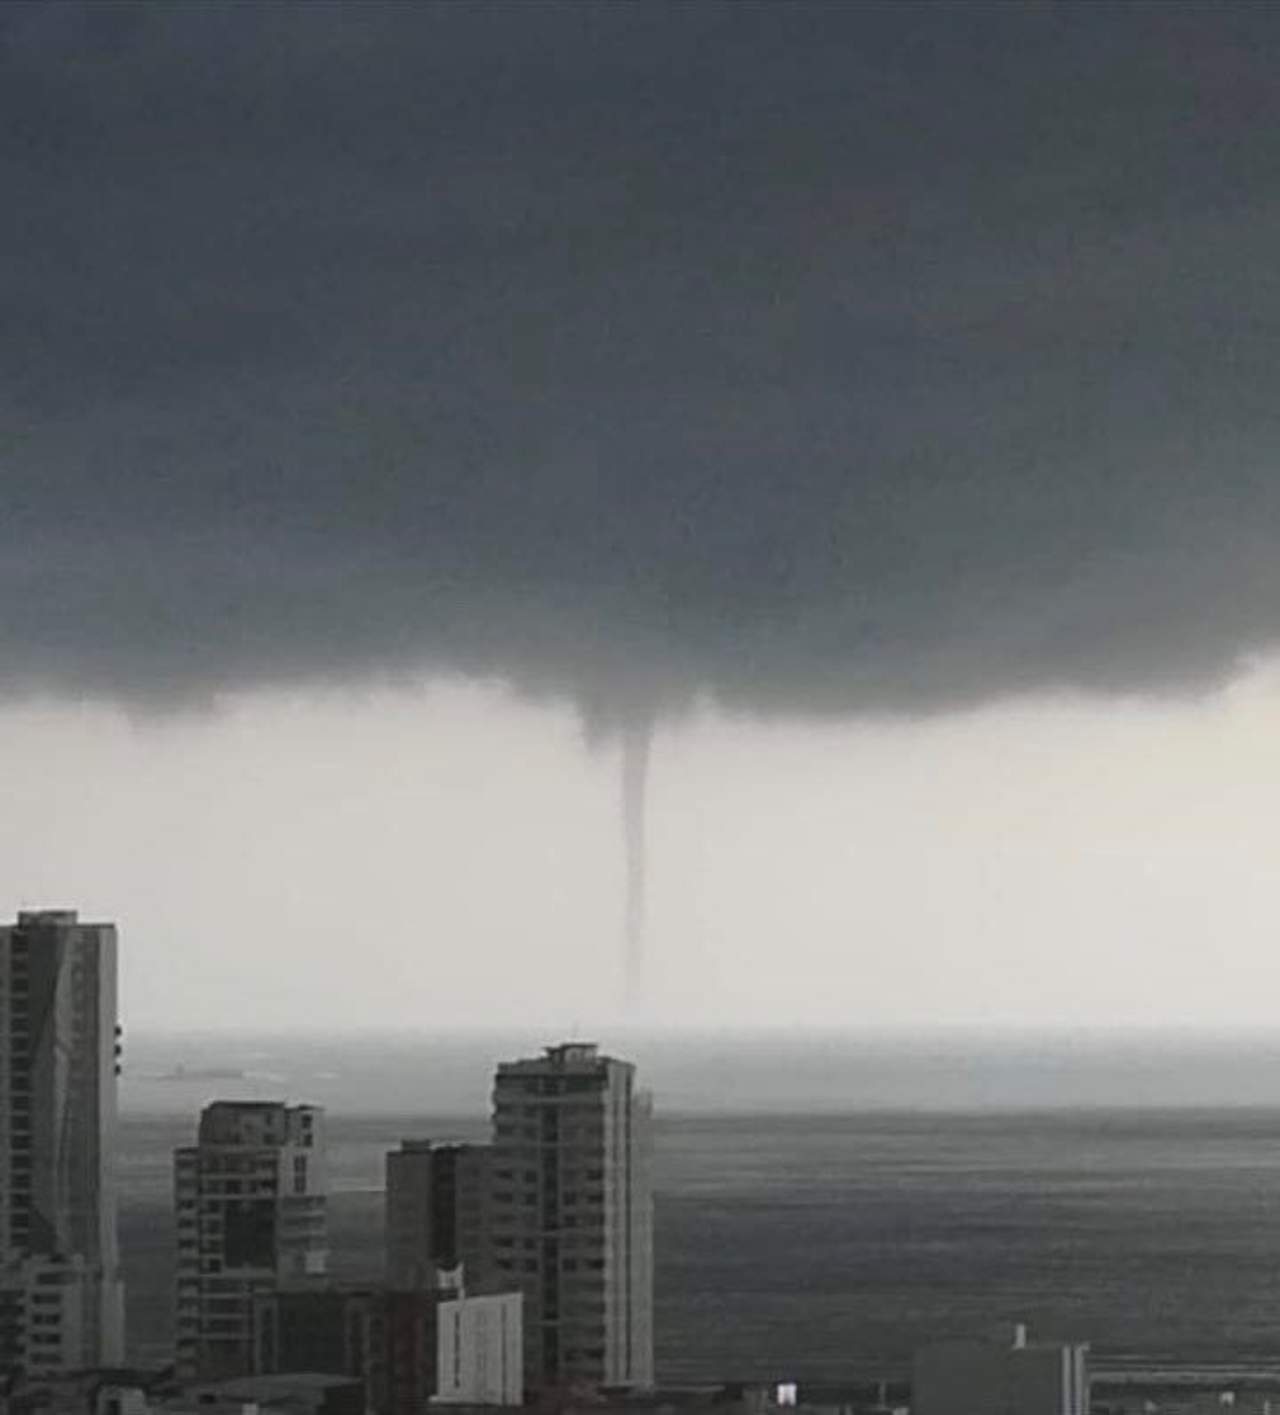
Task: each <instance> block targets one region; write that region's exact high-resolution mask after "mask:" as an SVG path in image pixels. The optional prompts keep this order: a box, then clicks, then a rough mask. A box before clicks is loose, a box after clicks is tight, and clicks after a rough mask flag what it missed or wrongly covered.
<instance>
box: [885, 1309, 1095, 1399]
mask: <svg viewBox="0 0 1280 1415" xmlns="http://www.w3.org/2000/svg"><path fill="white" fill-rule="evenodd" d="M911 1409H912V1412H913V1415H973V1412H974V1411H975V1410H981V1411H989V1412H990V1415H1088V1411H1089V1348H1088V1347H1087V1346H1081V1345H1074V1344H1064V1343H1061V1342H1049V1341H1028V1340H1027V1329H1026V1327H1024V1326H1021V1325H1019V1326H1017V1327H1015V1328H1014V1330H1013V1337H1012V1340H1011V1341H1007V1342H1005V1341H995V1342H980V1341H946V1342H938V1343H936V1344H935V1345H933V1346H927V1347H925V1348H923V1349H922V1350H920V1351H917V1352H916V1354H915V1358H914V1360H913V1361H912V1369H911Z"/></svg>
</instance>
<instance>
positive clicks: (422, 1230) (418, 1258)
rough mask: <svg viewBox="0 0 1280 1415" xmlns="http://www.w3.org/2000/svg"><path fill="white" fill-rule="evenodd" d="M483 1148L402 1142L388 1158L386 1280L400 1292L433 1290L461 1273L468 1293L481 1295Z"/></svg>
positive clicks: (485, 1174)
mask: <svg viewBox="0 0 1280 1415" xmlns="http://www.w3.org/2000/svg"><path fill="white" fill-rule="evenodd" d="M491 1155H492V1150H491V1148H490V1146H488V1145H461V1144H433V1143H432V1142H431V1141H430V1140H404V1141H402V1142H401V1144H400V1148H399V1149H398V1150H391V1151H389V1152H388V1154H387V1161H386V1174H387V1189H386V1206H387V1207H386V1248H387V1251H386V1280H387V1285H388V1286H389V1287H392V1288H396V1289H399V1290H401V1291H409V1290H412V1289H418V1288H435V1287H437V1286H438V1285H439V1280H438V1276H437V1275H438V1274H439V1273H441V1272H451V1271H453V1270H454V1269H456V1268H458V1267H461V1268H462V1271H463V1278H462V1280H463V1282H464V1283H465V1284H466V1286H467V1288H468V1289H469V1290H471V1291H481V1290H486V1289H487V1280H488V1278H489V1274H488V1273H487V1271H486V1254H485V1242H484V1240H485V1232H486V1218H485V1216H486V1211H487V1206H488V1205H487V1196H488V1189H489V1161H490V1157H491Z"/></svg>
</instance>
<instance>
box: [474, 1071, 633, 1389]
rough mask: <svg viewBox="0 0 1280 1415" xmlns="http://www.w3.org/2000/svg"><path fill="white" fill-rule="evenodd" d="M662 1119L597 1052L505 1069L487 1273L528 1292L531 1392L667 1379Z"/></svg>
mask: <svg viewBox="0 0 1280 1415" xmlns="http://www.w3.org/2000/svg"><path fill="white" fill-rule="evenodd" d="M650 1112H651V1107H650V1102H649V1098H648V1097H647V1096H646V1095H644V1094H643V1093H641V1092H639V1091H638V1090H637V1089H636V1084H635V1068H634V1067H633V1066H632V1065H631V1064H630V1063H629V1062H625V1061H616V1060H614V1059H613V1058H611V1057H606V1056H601V1055H600V1054H599V1052H598V1051H597V1049H596V1047H594V1046H589V1045H582V1044H572V1045H565V1046H557V1047H550V1048H548V1049H547V1051H546V1053H545V1055H543V1056H541V1057H537V1058H535V1059H531V1060H524V1061H513V1062H505V1063H503V1064H502V1065H500V1066H499V1067H498V1071H497V1075H496V1077H495V1079H494V1088H493V1118H494V1143H493V1156H492V1161H491V1163H492V1177H491V1189H490V1193H489V1224H488V1230H489V1243H490V1247H491V1262H490V1263H489V1264H488V1265H487V1266H488V1268H489V1272H490V1274H491V1277H492V1281H493V1283H494V1285H495V1286H496V1287H498V1288H508V1287H510V1288H516V1289H519V1290H520V1291H522V1292H523V1293H524V1347H525V1362H524V1368H525V1383H526V1386H527V1387H528V1388H529V1389H530V1390H545V1389H551V1388H556V1387H565V1386H570V1385H577V1384H593V1385H598V1386H611V1387H633V1388H644V1387H648V1386H651V1385H652V1384H653V1192H652V1184H651V1180H650V1163H649V1149H650V1137H649V1130H650Z"/></svg>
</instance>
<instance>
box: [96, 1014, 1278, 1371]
mask: <svg viewBox="0 0 1280 1415" xmlns="http://www.w3.org/2000/svg"><path fill="white" fill-rule="evenodd" d="M495 1045H498V1046H499V1049H497V1050H495V1049H494V1048H495ZM930 1046H931V1048H932V1049H930V1047H925V1048H923V1049H922V1048H921V1047H920V1046H919V1045H918V1044H917V1043H915V1042H911V1043H906V1042H900V1041H893V1040H889V1041H880V1042H877V1043H875V1044H868V1043H858V1044H852V1043H850V1044H847V1045H843V1046H842V1045H837V1044H836V1043H834V1042H832V1040H831V1039H830V1038H827V1039H823V1040H821V1041H819V1042H808V1041H804V1040H799V1039H790V1040H788V1041H786V1042H785V1044H783V1043H780V1042H778V1041H777V1040H776V1039H773V1040H766V1041H760V1040H756V1041H752V1040H750V1039H744V1038H741V1037H739V1038H734V1039H725V1038H719V1039H714V1041H709V1040H707V1039H702V1040H699V1041H688V1040H685V1041H681V1042H674V1041H672V1040H671V1039H667V1040H666V1041H664V1042H662V1044H661V1045H659V1044H657V1043H653V1051H652V1055H651V1056H650V1057H649V1058H648V1061H649V1064H648V1065H647V1066H646V1068H645V1069H646V1074H648V1075H649V1076H650V1079H652V1080H656V1081H657V1082H658V1084H657V1085H656V1087H655V1089H656V1093H657V1100H658V1116H659V1119H658V1125H657V1135H656V1171H657V1199H656V1207H657V1213H656V1220H657V1241H656V1268H657V1272H656V1281H657V1346H658V1353H657V1354H658V1366H659V1375H660V1377H661V1378H662V1379H664V1380H667V1381H684V1380H725V1379H744V1380H780V1379H787V1378H799V1379H811V1380H812V1379H832V1380H836V1379H841V1378H845V1377H850V1378H851V1377H855V1376H866V1375H885V1376H892V1375H894V1374H896V1373H898V1372H900V1371H901V1370H902V1369H903V1367H904V1366H905V1363H906V1361H907V1359H908V1356H909V1353H910V1351H911V1350H912V1348H913V1347H915V1346H917V1345H919V1344H920V1343H922V1342H924V1341H927V1340H931V1339H935V1338H937V1337H939V1336H942V1335H975V1334H977V1335H981V1334H985V1333H989V1332H992V1331H993V1330H995V1329H997V1328H999V1327H1001V1326H1004V1325H1008V1324H1011V1323H1013V1322H1015V1321H1025V1322H1029V1323H1030V1324H1031V1326H1032V1328H1033V1330H1036V1331H1039V1332H1041V1333H1042V1334H1044V1335H1047V1336H1048V1335H1051V1336H1054V1337H1060V1338H1064V1339H1080V1340H1087V1341H1091V1342H1092V1343H1093V1346H1094V1349H1095V1351H1096V1352H1097V1353H1099V1354H1100V1355H1101V1356H1103V1357H1105V1356H1106V1355H1108V1354H1114V1355H1144V1356H1150V1357H1153V1358H1156V1357H1161V1356H1176V1357H1179V1358H1183V1359H1187V1358H1194V1359H1203V1360H1212V1359H1222V1358H1227V1357H1231V1358H1237V1357H1238V1358H1242V1359H1243V1358H1245V1357H1248V1358H1251V1359H1257V1358H1262V1359H1267V1358H1270V1357H1272V1356H1275V1357H1276V1358H1277V1359H1278V1360H1280V1046H1277V1045H1276V1044H1275V1043H1274V1042H1268V1041H1266V1040H1264V1039H1258V1038H1251V1039H1244V1040H1238V1041H1233V1042H1222V1041H1214V1042H1212V1043H1210V1042H1206V1041H1195V1042H1193V1043H1182V1044H1178V1045H1175V1044H1174V1043H1172V1042H1170V1040H1169V1039H1167V1038H1162V1039H1152V1038H1140V1039H1136V1040H1134V1039H1129V1040H1127V1041H1125V1042H1123V1043H1118V1042H1117V1041H1116V1039H1114V1038H1108V1039H1105V1040H1103V1041H1099V1040H1098V1039H1090V1040H1084V1041H1082V1040H1081V1039H1079V1038H1074V1039H1062V1038H1058V1039H1051V1040H1050V1041H1047V1042H1044V1043H1042V1044H1041V1045H1039V1046H1036V1045H1035V1044H1034V1043H1032V1042H1030V1041H1028V1040H1027V1039H1022V1040H1019V1041H1018V1042H1017V1043H1016V1044H1014V1043H1010V1042H1008V1041H1004V1042H1001V1043H1000V1044H999V1045H997V1046H995V1047H994V1049H993V1048H992V1047H991V1046H990V1045H989V1044H987V1043H985V1042H979V1041H975V1040H973V1039H964V1038H951V1039H949V1040H947V1041H945V1042H942V1043H939V1042H936V1041H935V1042H934V1043H931V1044H930ZM682 1048H683V1051H682ZM984 1048H985V1050H984ZM520 1049H521V1050H523V1049H525V1048H523V1047H522V1048H520ZM610 1049H611V1050H614V1051H616V1052H619V1053H621V1054H628V1049H627V1047H626V1046H624V1045H613V1046H611V1048H610ZM641 1051H642V1048H641V1047H639V1046H638V1045H637V1046H632V1047H631V1048H630V1054H632V1055H640V1053H641ZM513 1054H518V1052H517V1051H516V1050H513V1049H512V1046H511V1045H507V1046H505V1047H503V1046H501V1044H500V1043H499V1041H498V1039H488V1040H479V1041H477V1040H476V1039H467V1040H466V1041H464V1042H459V1041H456V1040H455V1041H451V1042H448V1043H440V1042H432V1041H426V1040H422V1039H417V1040H412V1041H410V1040H403V1039H402V1040H401V1041H398V1042H396V1043H394V1044H375V1043H361V1044H359V1045H358V1046H357V1045H354V1044H350V1043H346V1042H341V1043H340V1042H325V1043H321V1042H317V1041H314V1040H312V1041H309V1042H306V1043H299V1042H297V1041H283V1042H281V1041H277V1042H274V1043H272V1044H270V1045H266V1044H263V1043H262V1041H261V1039H259V1040H258V1041H256V1042H252V1043H250V1042H242V1041H237V1042H235V1043H234V1044H231V1043H228V1042H227V1041H226V1040H225V1039H223V1040H218V1039H205V1040H203V1041H201V1042H199V1043H196V1042H193V1041H191V1040H189V1039H188V1040H184V1041H182V1042H178V1041H175V1040H173V1039H151V1040H150V1041H148V1042H145V1043H143V1044H139V1045H131V1047H130V1053H129V1056H130V1064H129V1071H128V1073H127V1084H126V1086H125V1089H124V1093H123V1100H124V1109H125V1114H124V1117H123V1122H122V1129H121V1180H122V1186H121V1187H122V1197H121V1241H122V1247H123V1252H124V1260H125V1268H126V1280H127V1282H128V1284H129V1318H130V1340H131V1344H132V1346H133V1354H134V1356H135V1358H136V1359H139V1360H164V1359H166V1357H167V1354H168V1342H169V1295H170V1289H169V1284H170V1281H171V1274H172V1218H171V1210H170V1153H171V1151H172V1148H173V1147H174V1146H175V1145H177V1144H181V1143H185V1142H188V1141H189V1139H190V1137H191V1135H192V1133H193V1130H194V1123H195V1116H196V1114H197V1112H198V1108H199V1105H200V1104H201V1103H202V1102H203V1101H204V1100H207V1099H211V1098H213V1097H215V1096H218V1095H228V1096H244V1095H250V1094H252V1095H266V1094H276V1093H279V1094H288V1095H290V1096H291V1097H292V1098H294V1099H298V1100H304V1099H305V1100H318V1101H320V1102H322V1103H324V1104H326V1105H327V1106H328V1107H329V1120H328V1145H329V1153H330V1167H331V1176H332V1186H333V1193H332V1199H331V1205H330V1227H331V1240H332V1254H333V1261H332V1266H333V1271H334V1273H335V1276H338V1277H351V1278H363V1277H374V1276H376V1274H377V1271H378V1267H379V1263H380V1261H381V1183H382V1163H383V1154H384V1152H385V1150H386V1149H388V1148H389V1147H391V1146H394V1145H395V1144H396V1143H397V1142H398V1141H399V1139H400V1138H401V1137H403V1136H407V1135H422V1136H431V1137H437V1138H448V1137H457V1138H483V1137H484V1136H485V1135H486V1133H487V1122H486V1118H485V1110H486V1103H487V1089H488V1079H489V1074H490V1072H491V1069H492V1062H493V1060H495V1059H497V1058H498V1057H500V1056H507V1055H513ZM641 1060H642V1065H644V1064H645V1063H644V1058H643V1057H642V1058H641ZM215 1062H216V1064H217V1065H219V1066H220V1067H225V1068H226V1069H227V1070H228V1071H233V1070H236V1069H240V1068H243V1074H242V1075H240V1076H239V1077H235V1076H231V1075H225V1076H217V1077H204V1078H202V1077H200V1076H198V1075H195V1074H193V1073H194V1070H195V1068H198V1067H206V1066H211V1065H213V1064H215ZM177 1066H183V1067H187V1068H190V1069H189V1070H188V1071H187V1072H185V1073H183V1074H177V1073H174V1071H173V1068H174V1067H177ZM689 1068H692V1069H689ZM779 1068H781V1070H780V1069H779ZM477 1069H478V1074H477ZM162 1078H163V1079H162ZM752 1078H754V1081H755V1085H754V1088H753V1086H752V1085H751V1084H750V1083H751V1081H752ZM1268 1088H1270V1090H1269V1094H1270V1095H1271V1096H1273V1097H1274V1098H1275V1104H1266V1103H1264V1101H1265V1098H1266V1096H1267V1095H1268ZM417 1097H421V1098H422V1101H423V1102H424V1103H423V1104H421V1105H417V1106H415V1105H412V1104H406V1101H408V1100H412V1099H415V1098H417ZM753 1098H755V1100H756V1104H755V1105H754V1106H753V1105H752V1100H753ZM761 1098H763V1099H761ZM806 1099H807V1104H806ZM930 1100H932V1101H933V1102H934V1104H933V1105H932V1106H930V1105H929V1102H930ZM1242 1102H1246V1103H1242Z"/></svg>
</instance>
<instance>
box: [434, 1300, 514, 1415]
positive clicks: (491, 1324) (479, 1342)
mask: <svg viewBox="0 0 1280 1415" xmlns="http://www.w3.org/2000/svg"><path fill="white" fill-rule="evenodd" d="M523 1306H524V1297H523V1294H521V1293H519V1292H503V1293H499V1294H496V1295H492V1296H482V1297H461V1296H460V1297H456V1298H453V1299H451V1300H450V1301H447V1302H442V1303H441V1304H440V1314H439V1333H440V1336H439V1345H438V1348H437V1349H438V1355H437V1360H436V1366H437V1375H436V1397H435V1398H436V1400H437V1401H438V1402H439V1403H440V1404H442V1405H519V1404H520V1403H521V1402H522V1401H523V1399H524V1327H523V1320H522V1318H523Z"/></svg>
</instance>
